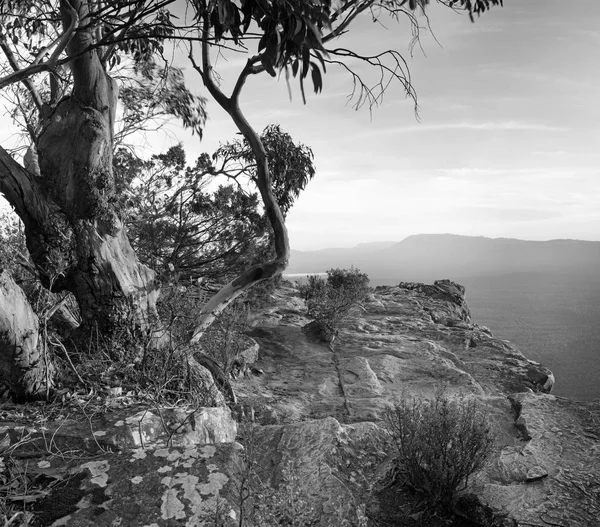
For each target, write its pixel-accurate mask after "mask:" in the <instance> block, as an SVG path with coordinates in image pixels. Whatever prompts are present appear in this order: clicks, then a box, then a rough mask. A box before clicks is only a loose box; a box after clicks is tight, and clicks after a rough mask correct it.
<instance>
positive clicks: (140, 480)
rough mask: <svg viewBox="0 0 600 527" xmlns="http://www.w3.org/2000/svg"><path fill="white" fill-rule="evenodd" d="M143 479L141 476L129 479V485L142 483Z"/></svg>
mask: <svg viewBox="0 0 600 527" xmlns="http://www.w3.org/2000/svg"><path fill="white" fill-rule="evenodd" d="M143 479H144V478H143V477H142V476H134V477H133V478H131V483H133V484H134V485H138V484H139V483H141V482H142V481H143Z"/></svg>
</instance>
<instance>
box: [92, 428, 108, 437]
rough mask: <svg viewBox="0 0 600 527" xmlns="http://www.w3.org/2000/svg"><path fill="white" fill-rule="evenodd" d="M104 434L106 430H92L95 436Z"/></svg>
mask: <svg viewBox="0 0 600 527" xmlns="http://www.w3.org/2000/svg"><path fill="white" fill-rule="evenodd" d="M105 435H106V430H96V431H95V432H94V436H96V437H103V436H105Z"/></svg>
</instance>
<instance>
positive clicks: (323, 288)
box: [300, 267, 369, 333]
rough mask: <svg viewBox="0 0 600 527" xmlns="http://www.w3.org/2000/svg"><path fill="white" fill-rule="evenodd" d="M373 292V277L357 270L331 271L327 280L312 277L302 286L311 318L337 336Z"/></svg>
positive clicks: (301, 289) (328, 272)
mask: <svg viewBox="0 0 600 527" xmlns="http://www.w3.org/2000/svg"><path fill="white" fill-rule="evenodd" d="M368 292H369V277H368V276H367V274H365V273H361V272H360V270H358V269H356V268H355V267H351V268H350V269H330V270H329V271H327V279H325V278H323V277H320V276H316V275H312V276H309V277H308V281H307V283H306V284H303V285H301V286H300V293H301V294H302V295H303V296H304V299H305V300H306V306H307V311H308V316H309V317H311V318H313V319H314V320H316V321H317V322H319V323H320V324H321V325H322V326H323V327H325V328H327V329H328V330H330V331H333V332H334V333H335V332H336V331H337V330H338V328H339V327H340V325H341V323H342V322H343V321H344V319H345V318H346V317H347V316H348V315H349V314H350V313H351V312H352V309H353V308H355V307H356V306H357V305H358V304H359V303H360V302H361V301H362V300H363V299H364V298H365V296H366V295H367V293H368Z"/></svg>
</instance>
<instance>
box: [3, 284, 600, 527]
mask: <svg viewBox="0 0 600 527" xmlns="http://www.w3.org/2000/svg"><path fill="white" fill-rule="evenodd" d="M272 300H273V304H272V306H270V307H269V309H268V310H265V311H264V312H262V313H256V314H254V315H253V322H252V323H253V326H254V327H253V329H252V331H251V332H250V336H251V338H252V339H253V341H252V342H253V343H252V346H250V347H249V348H248V349H249V350H250V348H251V351H249V352H248V357H247V359H246V360H245V362H246V363H249V362H252V369H248V371H247V372H246V375H240V376H239V377H238V378H237V379H235V380H232V381H231V384H232V386H233V388H234V390H235V392H236V394H237V400H238V403H237V405H236V406H235V415H236V416H237V419H238V420H240V421H241V420H243V421H245V424H244V426H243V427H242V428H241V429H237V424H236V423H235V422H234V421H233V419H232V417H231V414H230V413H229V411H228V410H227V409H226V408H206V409H190V408H188V409H174V408H172V409H164V408H162V409H155V408H148V407H147V406H146V407H143V406H139V407H138V406H135V407H127V408H120V409H117V410H114V411H110V412H106V413H102V414H98V415H93V416H90V415H89V414H82V415H79V417H76V418H72V419H70V420H67V421H64V422H56V423H53V422H46V423H44V429H42V428H39V427H38V428H35V427H33V428H32V427H26V426H25V427H24V426H22V425H19V424H17V423H4V424H3V428H0V445H4V446H3V447H2V448H3V449H4V450H6V445H9V447H8V448H10V452H11V456H13V457H14V458H15V459H20V461H19V462H23V463H25V462H26V463H27V464H28V467H34V468H33V470H36V471H39V472H40V473H41V474H45V476H46V477H48V478H52V477H55V478H59V479H58V480H57V484H56V485H55V486H53V487H52V492H51V493H50V494H49V495H48V496H47V497H46V498H44V499H41V500H39V501H38V502H37V509H36V510H37V511H38V512H39V514H40V516H39V517H40V518H41V519H40V522H41V523H40V525H70V526H83V525H117V524H120V525H131V526H137V525H140V526H141V525H148V526H153V527H154V526H157V527H158V526H161V527H162V526H171V525H191V526H194V525H240V524H241V525H246V526H249V527H250V526H252V525H256V526H259V525H260V526H269V525H287V524H292V523H291V520H290V514H292V515H294V518H295V519H296V520H297V522H296V524H302V523H301V522H300V520H302V521H304V522H305V523H304V524H306V525H309V524H310V525H319V526H326V525H327V526H337V525H367V524H368V518H369V517H372V516H373V514H375V512H376V511H377V510H379V509H380V508H381V506H382V503H384V502H385V500H383V501H382V500H379V502H377V500H374V498H373V496H374V495H375V494H377V493H376V492H375V491H377V490H381V488H382V485H383V484H382V483H381V482H382V481H383V480H385V477H386V474H388V472H389V471H390V470H391V468H392V467H393V462H392V457H393V451H392V450H391V449H390V446H389V443H388V437H387V434H386V432H385V430H384V427H383V426H382V418H383V417H384V414H385V412H386V411H387V409H388V408H389V407H390V405H392V404H393V402H394V400H395V399H398V398H401V397H411V396H412V397H420V398H430V397H432V396H433V395H434V393H435V392H436V391H437V390H439V389H440V386H444V387H445V388H446V391H447V393H449V394H461V395H462V396H465V397H472V398H476V399H477V400H479V401H480V402H481V404H482V405H483V406H484V407H485V408H486V411H487V413H488V415H489V422H490V427H491V428H492V429H493V431H494V437H495V440H496V454H495V456H494V459H493V460H492V462H491V463H490V464H489V465H488V466H487V467H486V469H485V470H484V471H482V472H481V473H480V474H478V475H477V476H476V477H475V478H473V479H472V480H471V482H470V484H469V487H468V488H467V489H465V490H464V492H463V494H462V496H461V499H460V500H459V502H458V503H457V505H456V512H457V514H458V515H462V516H464V517H467V518H469V519H470V520H472V521H476V522H477V523H478V524H479V525H483V526H486V527H491V526H494V527H496V526H499V527H500V526H501V527H516V526H523V527H527V526H542V525H557V526H561V527H589V526H591V527H593V526H596V525H600V522H598V519H597V518H598V517H600V509H599V505H598V504H599V503H600V486H599V485H598V479H597V475H598V474H599V473H600V466H599V463H598V462H597V458H598V456H597V455H596V454H597V453H598V451H600V424H599V423H600V405H599V404H594V403H577V402H573V401H568V400H566V399H563V398H560V397H555V396H553V395H551V394H549V393H548V392H549V391H550V390H551V389H552V384H553V382H554V377H553V375H552V372H550V371H549V370H548V369H546V368H544V367H543V366H541V365H540V364H538V363H536V362H533V361H530V360H528V359H527V358H526V357H524V356H523V354H522V353H520V352H519V351H518V350H517V349H516V348H514V346H512V345H511V344H510V343H509V342H506V341H502V340H498V339H495V338H493V336H492V334H491V332H490V331H489V330H488V329H487V328H485V327H481V326H478V325H477V324H474V323H473V322H472V320H471V317H470V313H469V308H468V306H467V304H466V300H465V291H464V288H462V286H460V285H458V284H454V283H452V282H450V281H446V280H443V281H438V282H436V283H435V284H434V285H432V286H428V285H423V284H401V285H400V286H399V287H382V288H377V290H376V291H375V292H374V293H373V294H371V295H370V296H369V297H368V298H367V299H366V301H365V302H364V304H363V306H362V308H361V310H360V312H359V313H358V314H357V315H356V316H355V317H353V318H352V319H351V320H349V321H348V322H347V323H346V324H345V326H344V327H343V328H341V330H340V331H339V334H338V336H337V338H336V340H335V342H334V343H330V342H323V341H322V339H320V338H311V332H310V331H303V328H304V327H305V326H306V325H307V324H308V323H309V322H310V320H309V319H307V318H306V316H305V307H304V303H303V301H302V299H301V298H300V297H299V296H298V294H297V291H296V290H295V289H294V287H293V286H292V285H291V284H289V283H285V282H284V283H283V285H282V287H281V288H280V289H278V290H277V291H276V292H275V293H274V294H273V296H272ZM25 436H27V437H28V438H29V439H28V441H25V442H22V443H23V444H20V441H21V440H22V438H23V437H25ZM49 438H51V441H49ZM236 441H239V443H241V444H238V443H236ZM241 445H243V446H241ZM65 452H78V453H85V455H86V456H88V458H87V459H85V460H81V459H80V458H79V460H78V461H75V460H74V459H75V457H77V456H70V457H68V456H64V455H60V456H59V455H57V454H58V453H61V454H64V453H65ZM296 520H294V521H296ZM286 521H287V522H288V523H286ZM298 522H300V523H298ZM415 525H416V523H415Z"/></svg>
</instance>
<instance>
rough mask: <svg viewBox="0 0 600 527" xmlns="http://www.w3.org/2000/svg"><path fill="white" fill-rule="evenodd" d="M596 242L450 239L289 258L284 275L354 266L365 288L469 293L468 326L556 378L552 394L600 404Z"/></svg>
mask: <svg viewBox="0 0 600 527" xmlns="http://www.w3.org/2000/svg"><path fill="white" fill-rule="evenodd" d="M599 264H600V242H589V241H578V240H550V241H545V242H541V241H524V240H516V239H509V238H496V239H492V238H484V237H470V236H457V235H451V234H440V235H437V234H427V235H415V236H409V237H408V238H406V239H404V240H403V241H401V242H391V241H390V242H375V243H363V244H359V245H357V246H355V247H353V248H334V249H323V250H319V251H292V257H291V261H290V266H289V267H288V270H287V271H288V273H290V274H308V273H318V272H324V271H326V270H327V269H330V268H332V267H350V266H351V265H354V266H355V267H358V268H359V269H361V270H362V271H363V272H366V273H368V275H369V277H370V278H371V285H373V286H377V285H395V284H398V283H399V282H401V281H403V282H407V281H416V282H426V283H432V282H433V281H435V280H438V279H442V278H449V279H451V280H454V281H456V282H458V283H461V284H463V285H464V286H465V287H466V288H467V300H468V302H469V306H470V308H471V313H472V316H473V320H475V322H477V323H479V324H481V325H485V326H488V327H489V328H490V329H491V330H492V332H493V333H494V336H496V337H499V338H503V339H507V340H510V341H511V342H513V343H514V344H515V345H516V346H517V347H518V348H519V349H520V350H521V351H522V352H523V353H524V354H525V356H527V357H528V358H530V359H532V360H536V361H539V362H542V363H543V364H544V365H546V366H547V367H549V368H550V369H551V370H552V371H553V372H554V374H555V376H556V379H557V382H556V385H555V388H554V391H553V393H555V394H556V395H560V396H565V397H571V398H575V399H581V400H594V399H598V398H600V384H599V383H598V377H599V376H600V325H599V324H598V320H600V265H599Z"/></svg>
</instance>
